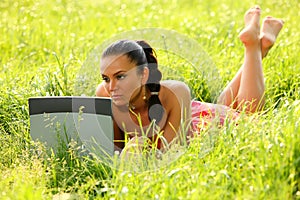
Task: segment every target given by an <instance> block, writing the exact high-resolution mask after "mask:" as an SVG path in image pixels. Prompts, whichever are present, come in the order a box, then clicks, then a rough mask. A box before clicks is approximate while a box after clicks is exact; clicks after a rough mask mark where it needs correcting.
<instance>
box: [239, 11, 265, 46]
mask: <svg viewBox="0 0 300 200" xmlns="http://www.w3.org/2000/svg"><path fill="white" fill-rule="evenodd" d="M260 12H261V10H260V8H259V6H255V7H253V8H250V9H249V10H248V11H247V12H246V14H245V16H244V20H245V28H244V29H243V30H242V31H241V33H240V34H239V38H240V39H241V41H242V42H243V43H244V45H245V46H249V45H252V44H253V43H257V41H258V40H259V31H260V25H259V19H260Z"/></svg>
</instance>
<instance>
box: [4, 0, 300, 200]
mask: <svg viewBox="0 0 300 200" xmlns="http://www.w3.org/2000/svg"><path fill="white" fill-rule="evenodd" d="M255 4H259V5H260V6H261V8H262V10H263V13H262V18H263V17H265V16H267V15H272V16H275V17H278V18H282V19H284V20H285V25H284V28H283V30H282V32H281V33H280V35H279V37H278V40H277V42H276V44H275V45H274V47H273V49H272V50H271V51H270V53H269V55H268V57H267V58H266V59H264V61H263V65H264V74H265V78H266V97H267V102H266V108H265V109H266V110H267V112H266V114H265V115H263V116H259V117H258V118H256V119H252V117H246V116H245V117H244V118H243V119H242V120H241V121H239V125H238V126H234V125H232V124H226V125H225V126H224V127H222V128H221V129H211V130H209V131H207V132H203V133H202V134H201V135H200V136H199V137H197V138H195V139H194V140H193V141H192V142H191V144H190V145H189V146H188V147H185V148H179V149H177V150H178V152H176V151H175V152H170V153H169V154H166V155H164V156H165V157H164V158H163V159H162V161H160V162H158V164H160V165H159V166H157V165H155V164H153V165H147V163H146V165H145V163H142V164H140V163H139V162H132V163H130V162H128V163H127V164H126V165H122V164H121V166H119V167H120V169H119V170H117V169H116V168H115V167H109V166H106V165H104V164H103V163H101V162H100V161H99V160H97V159H96V160H93V159H89V158H85V157H81V156H79V154H78V151H77V147H76V145H75V144H74V145H73V146H72V145H71V148H70V149H69V150H68V151H67V152H66V153H65V154H64V155H61V156H57V155H46V154H45V153H43V147H42V146H41V145H39V144H34V143H32V142H31V140H30V137H29V117H28V105H27V99H28V97H30V96H39V95H75V94H78V93H80V92H82V91H83V92H86V94H88V95H93V89H94V88H93V87H95V86H96V84H97V83H98V82H99V81H100V75H99V77H97V74H96V73H93V75H94V76H93V77H89V76H88V75H89V73H91V72H94V71H97V69H94V68H93V67H96V66H93V65H91V64H90V63H89V60H88V59H87V58H90V57H91V56H92V55H91V52H93V51H94V50H95V48H96V47H98V46H99V45H101V44H102V43H103V42H104V41H106V40H107V39H110V38H112V37H116V36H120V35H122V34H124V32H125V31H134V30H136V29H143V28H150V27H151V28H162V29H166V30H174V31H176V32H177V33H179V34H182V35H184V36H186V37H188V38H190V39H192V40H195V41H196V42H197V43H198V44H199V46H200V47H201V48H202V49H203V51H204V52H206V53H207V55H208V56H207V58H206V59H209V60H211V61H212V62H213V64H214V66H213V67H216V72H218V76H219V77H217V78H220V79H218V80H219V81H218V82H217V84H219V85H220V86H225V85H226V83H227V82H228V81H229V80H230V79H231V78H232V77H233V76H234V73H235V72H236V71H237V70H238V68H239V67H240V66H241V63H242V59H243V46H242V44H241V42H240V41H239V39H238V37H237V36H238V33H239V31H240V30H241V29H242V27H243V15H244V12H245V11H246V10H247V9H248V8H249V7H251V6H253V5H255ZM299 9H300V3H299V2H298V1H297V0H293V1H279V0H271V1H267V2H266V1H250V0H246V1H243V3H242V2H240V1H233V0H224V1H221V2H220V1H217V0H210V1H188V0H182V1H179V0H178V1H176V0H173V1H164V0H160V1H159V2H154V1H146V2H145V1H139V0H135V1H128V2H126V1H116V2H115V3H111V1H93V0H76V1H65V0H60V1H59V0H57V1H45V0H40V1H33V0H23V1H11V0H4V1H1V2H0V35H1V37H0V51H1V56H0V102H1V103H0V177H1V179H0V198H1V199H52V198H55V199H59V198H65V199H66V198H67V196H68V195H71V197H73V198H79V199H94V198H95V199H102V198H104V199H300V145H299V144H300V127H299V123H300V102H299V97H300V88H299V86H300V67H299V66H300V62H299V51H300V48H299V42H300V41H299V40H300V32H299V29H300V25H299V23H298V22H299V18H300V16H299V15H300V14H299ZM174 42H176V41H174ZM167 47H168V46H167ZM184 50H186V49H184ZM197 50H198V49H197ZM189 51H190V53H191V54H193V53H195V52H194V51H195V49H193V48H191V49H189ZM189 51H188V53H189ZM96 52H97V51H96ZM157 53H158V59H159V61H160V64H161V65H162V66H165V68H163V69H162V71H163V72H164V77H165V78H166V79H167V78H169V77H170V78H171V77H172V76H173V77H174V78H178V79H182V80H185V81H186V83H187V84H189V86H190V87H191V90H192V93H193V97H195V98H198V99H202V100H205V101H210V100H212V99H213V97H212V93H211V92H212V91H211V90H210V88H209V87H208V86H207V83H206V81H205V78H207V77H205V74H204V75H203V73H202V72H201V71H195V70H194V69H193V66H192V65H191V63H189V62H188V61H189V60H185V59H186V58H185V57H184V58H182V57H180V55H178V54H176V53H175V54H172V52H167V51H164V49H161V50H158V51H157ZM174 69H176V70H175V71H176V73H173V72H174ZM89 70H90V72H89ZM191 72H193V73H191ZM95 75H96V76H95ZM82 76H83V78H85V79H82V80H84V81H82V80H81V81H82V82H80V80H79V78H82ZM199 77H201V78H199ZM78 82H79V83H78ZM84 83H86V84H87V85H83V86H82V85H81V86H80V87H82V88H79V86H78V84H84ZM75 86H76V87H75ZM77 86H78V87H77ZM251 119H252V120H251ZM173 150H174V149H173ZM180 153H183V155H182V156H180V157H179V158H177V159H173V158H172V156H176V155H177V154H180ZM168 156H169V157H168ZM168 160H171V161H172V162H167V161H168ZM163 161H166V163H165V162H163ZM148 162H149V161H148ZM155 166H157V167H156V168H155ZM128 167H129V169H130V168H136V169H138V170H128ZM59 194H61V196H59Z"/></svg>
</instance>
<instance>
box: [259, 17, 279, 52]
mask: <svg viewBox="0 0 300 200" xmlns="http://www.w3.org/2000/svg"><path fill="white" fill-rule="evenodd" d="M283 24H284V22H283V21H282V20H281V19H276V18H274V17H270V16H268V17H266V18H264V20H263V23H262V28H261V31H260V38H261V52H262V58H264V57H266V56H267V54H268V52H269V50H270V49H271V48H272V46H273V45H274V43H275V40H276V38H277V36H278V34H279V32H280V30H281V29H282V26H283Z"/></svg>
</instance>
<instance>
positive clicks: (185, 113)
mask: <svg viewBox="0 0 300 200" xmlns="http://www.w3.org/2000/svg"><path fill="white" fill-rule="evenodd" d="M161 85H162V86H163V87H162V91H161V92H162V99H161V102H162V105H163V106H164V108H165V109H166V110H167V121H166V124H165V126H164V127H163V136H164V138H165V139H166V141H167V142H168V143H171V142H172V141H173V140H174V139H175V138H178V139H179V140H180V139H183V138H182V136H184V137H185V136H186V135H187V134H189V133H186V132H183V133H182V130H180V129H181V128H184V129H183V130H189V128H188V127H187V126H189V121H190V118H191V116H190V115H191V108H190V105H191V95H190V89H189V87H188V86H187V85H186V84H185V83H183V82H180V81H174V80H169V81H163V82H162V83H161ZM182 126H184V127H182ZM180 134H182V135H180Z"/></svg>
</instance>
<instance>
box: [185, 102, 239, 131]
mask: <svg viewBox="0 0 300 200" xmlns="http://www.w3.org/2000/svg"><path fill="white" fill-rule="evenodd" d="M191 104H192V105H191V108H192V127H193V130H195V131H196V132H200V131H201V130H203V129H205V128H206V127H207V126H209V125H210V124H212V123H214V124H218V125H220V126H222V125H223V124H224V122H225V120H226V119H229V120H235V119H237V117H238V116H239V113H238V112H236V111H235V110H234V109H231V108H230V107H228V106H225V105H220V104H212V103H206V102H200V101H195V100H194V101H192V103H191Z"/></svg>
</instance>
